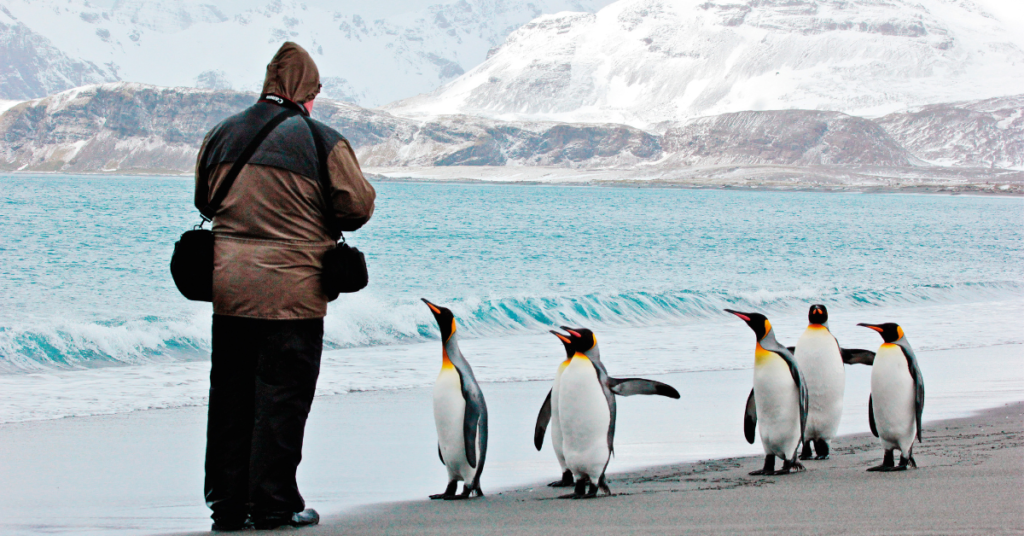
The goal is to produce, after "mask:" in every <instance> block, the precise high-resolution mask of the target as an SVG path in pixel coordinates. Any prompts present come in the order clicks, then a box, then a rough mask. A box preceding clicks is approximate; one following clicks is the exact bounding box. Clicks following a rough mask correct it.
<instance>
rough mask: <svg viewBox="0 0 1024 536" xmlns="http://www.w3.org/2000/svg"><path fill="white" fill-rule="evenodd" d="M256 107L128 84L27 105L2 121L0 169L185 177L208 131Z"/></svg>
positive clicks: (212, 95) (224, 96)
mask: <svg viewBox="0 0 1024 536" xmlns="http://www.w3.org/2000/svg"><path fill="white" fill-rule="evenodd" d="M252 102H253V97H252V96H251V95H246V94H243V93H234V92H223V91H222V92H212V91H203V90H188V89H180V88H177V89H171V88H156V87H152V86H144V85H141V84H127V83H114V84H103V85H98V86H86V87H83V88H77V89H73V90H70V91H66V92H63V93H58V94H56V95H53V96H51V97H47V98H45V99H39V100H35V101H28V102H24V103H21V104H19V105H17V106H15V107H13V108H11V109H9V110H7V111H6V112H5V113H4V114H3V115H2V116H0V133H2V135H3V140H4V141H3V145H2V153H0V154H2V155H3V158H2V160H0V169H5V170H33V171H63V172H89V171H106V172H132V171H139V172H182V171H186V170H189V169H192V168H193V167H194V166H195V159H196V152H197V149H198V147H199V145H200V144H201V143H202V141H203V136H205V134H206V132H207V131H208V130H209V129H210V128H212V127H213V126H214V125H216V124H217V123H218V122H220V121H221V120H222V119H224V118H226V117H228V116H230V115H231V114H233V113H236V112H237V111H239V110H241V109H243V108H245V107H246V106H248V105H250V104H251V103H252Z"/></svg>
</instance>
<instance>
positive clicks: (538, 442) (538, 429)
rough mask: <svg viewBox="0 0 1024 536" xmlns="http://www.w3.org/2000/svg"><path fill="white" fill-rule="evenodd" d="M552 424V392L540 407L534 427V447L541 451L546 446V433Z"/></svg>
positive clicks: (549, 392)
mask: <svg viewBox="0 0 1024 536" xmlns="http://www.w3.org/2000/svg"><path fill="white" fill-rule="evenodd" d="M549 422H551V391H550V390H549V391H548V396H547V397H546V398H544V403H543V404H541V406H540V413H538V414H537V425H536V426H534V427H533V446H535V447H537V450H540V448H541V447H542V446H544V432H547V430H548V423H549Z"/></svg>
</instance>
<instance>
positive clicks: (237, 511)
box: [195, 43, 376, 530]
mask: <svg viewBox="0 0 1024 536" xmlns="http://www.w3.org/2000/svg"><path fill="white" fill-rule="evenodd" d="M319 91H320V74H319V71H318V70H317V67H316V64H315V63H314V62H313V59H312V58H311V57H310V56H309V54H308V53H307V52H306V51H305V50H303V49H302V47H300V46H298V45H296V44H294V43H285V44H284V45H283V46H282V47H281V49H280V50H278V52H277V54H276V55H275V56H274V59H273V60H272V61H271V62H270V64H269V65H267V76H266V80H265V81H264V83H263V95H262V96H261V97H260V100H259V101H258V102H257V103H256V104H255V105H253V106H252V107H250V108H248V109H246V110H245V111H243V112H241V113H239V114H237V115H235V116H232V117H229V118H228V119H226V120H224V121H223V122H222V123H220V124H219V125H217V126H216V127H214V129H213V130H212V131H210V133H209V134H207V136H206V139H205V140H204V141H203V145H202V148H201V149H200V151H199V159H198V163H197V167H196V192H195V204H196V207H197V208H199V209H200V210H203V208H204V207H207V206H208V205H209V203H210V201H211V199H212V198H213V196H214V192H217V191H218V187H219V186H221V185H222V183H223V179H224V177H225V176H226V175H228V171H229V169H230V168H231V166H232V164H233V163H234V162H235V161H236V160H238V158H239V155H240V154H241V153H242V152H243V150H244V149H245V147H246V146H247V145H248V144H249V142H250V141H251V140H252V139H253V138H254V137H255V134H256V132H258V131H259V130H261V128H262V127H264V126H265V125H267V124H268V123H269V122H270V120H271V119H272V118H274V117H275V116H277V115H279V114H282V113H285V112H286V111H288V110H295V111H298V112H299V115H295V116H294V117H288V118H287V119H285V120H284V121H283V122H281V123H280V124H279V125H278V126H277V127H276V128H274V130H273V131H271V133H270V134H269V135H268V136H267V138H266V139H265V140H264V141H263V143H262V144H260V145H259V147H258V149H257V150H256V152H255V153H254V154H253V155H252V157H251V158H250V159H249V160H248V163H247V164H246V165H245V166H244V167H242V169H241V172H240V173H239V174H238V176H237V178H236V180H235V181H234V183H233V184H232V185H231V187H230V189H229V190H228V193H227V196H226V197H225V198H224V199H223V202H222V203H221V204H220V205H219V207H218V208H217V209H216V213H215V215H214V217H213V233H214V270H213V350H212V355H211V361H212V367H211V368H212V370H211V372H210V408H209V420H208V427H207V446H206V486H205V487H206V504H207V506H209V507H210V509H211V510H213V515H212V516H211V517H212V518H213V521H214V523H213V529H214V530H241V529H245V528H249V527H251V526H253V525H255V527H256V528H258V529H266V528H275V527H278V526H282V525H294V526H301V525H310V524H315V523H316V522H317V521H318V520H319V516H318V515H317V513H316V511H314V510H312V509H305V502H304V501H303V499H302V495H301V494H299V490H298V486H297V484H296V481H295V471H296V469H297V468H298V465H299V461H300V460H301V458H302V438H303V432H304V429H305V425H306V418H307V416H308V414H309V409H310V405H311V404H312V402H313V393H314V391H315V389H316V380H317V376H318V375H319V372H320V354H321V352H322V349H323V317H324V316H325V315H326V314H327V302H328V297H327V296H326V295H325V294H324V292H323V290H322V289H321V284H320V273H321V269H322V265H321V259H322V258H323V256H324V253H325V252H327V251H328V250H330V249H332V248H333V247H334V246H335V245H336V242H337V240H338V239H339V237H340V232H341V231H354V230H356V229H358V228H359V227H361V226H362V225H363V224H365V223H366V222H367V220H369V219H370V216H371V215H373V208H374V199H375V197H376V193H375V192H374V189H373V187H372V186H371V185H370V183H369V182H367V181H366V179H365V178H364V177H363V174H362V172H361V171H360V169H359V164H358V162H357V161H356V157H355V154H354V153H353V152H352V148H351V147H350V146H349V143H348V141H347V140H346V139H345V138H344V137H342V135H341V134H339V133H338V132H336V131H334V130H333V129H331V128H330V127H328V126H326V125H324V124H323V123H319V122H317V121H311V122H307V121H306V119H305V118H304V117H302V116H303V115H305V116H308V115H309V113H310V111H311V110H312V105H313V99H315V98H316V96H317V94H318V93H319ZM312 128H315V129H316V130H317V131H318V133H319V134H320V137H321V139H322V140H323V141H324V143H323V146H322V148H323V149H325V151H323V152H324V153H325V154H326V162H321V161H320V158H318V155H317V148H316V144H315V143H314V137H313V133H312V131H311V129H312ZM321 167H326V169H327V171H328V175H329V182H330V187H329V188H328V189H327V190H329V192H325V188H323V187H322V185H321V182H320V178H319V177H320V171H321Z"/></svg>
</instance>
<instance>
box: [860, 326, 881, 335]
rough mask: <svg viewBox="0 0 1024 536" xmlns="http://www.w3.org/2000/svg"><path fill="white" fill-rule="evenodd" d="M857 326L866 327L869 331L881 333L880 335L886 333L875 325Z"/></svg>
mask: <svg viewBox="0 0 1024 536" xmlns="http://www.w3.org/2000/svg"><path fill="white" fill-rule="evenodd" d="M857 325H858V326H864V327H866V328H868V329H873V330H875V331H877V332H879V333H881V332H882V331H884V330H883V329H882V328H880V327H878V326H876V325H874V324H857Z"/></svg>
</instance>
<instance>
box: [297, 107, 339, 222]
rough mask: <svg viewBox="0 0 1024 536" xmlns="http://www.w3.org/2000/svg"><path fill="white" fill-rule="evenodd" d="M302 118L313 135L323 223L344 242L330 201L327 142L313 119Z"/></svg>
mask: <svg viewBox="0 0 1024 536" xmlns="http://www.w3.org/2000/svg"><path fill="white" fill-rule="evenodd" d="M302 119H304V120H305V121H306V126H308V127H309V132H310V133H311V134H312V135H313V143H314V145H316V160H317V166H316V168H317V171H318V172H319V175H320V177H319V179H320V189H321V190H322V191H323V196H324V223H326V224H327V230H328V231H330V232H331V234H332V235H334V234H338V235H341V239H342V241H343V242H344V241H345V236H344V235H342V234H341V231H340V230H338V225H337V223H336V222H335V219H334V206H333V204H332V203H331V173H330V170H329V169H328V168H327V143H326V142H325V141H324V137H323V136H321V135H320V130H319V129H317V128H316V125H315V124H314V123H313V120H311V119H310V118H308V117H306V116H303V117H302Z"/></svg>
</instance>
